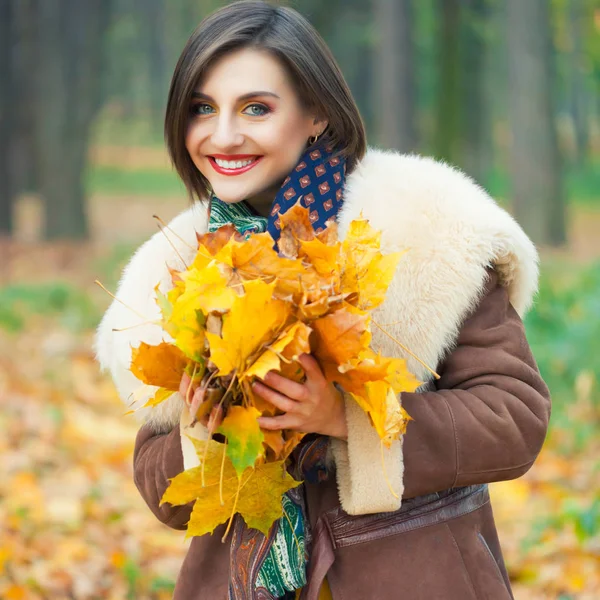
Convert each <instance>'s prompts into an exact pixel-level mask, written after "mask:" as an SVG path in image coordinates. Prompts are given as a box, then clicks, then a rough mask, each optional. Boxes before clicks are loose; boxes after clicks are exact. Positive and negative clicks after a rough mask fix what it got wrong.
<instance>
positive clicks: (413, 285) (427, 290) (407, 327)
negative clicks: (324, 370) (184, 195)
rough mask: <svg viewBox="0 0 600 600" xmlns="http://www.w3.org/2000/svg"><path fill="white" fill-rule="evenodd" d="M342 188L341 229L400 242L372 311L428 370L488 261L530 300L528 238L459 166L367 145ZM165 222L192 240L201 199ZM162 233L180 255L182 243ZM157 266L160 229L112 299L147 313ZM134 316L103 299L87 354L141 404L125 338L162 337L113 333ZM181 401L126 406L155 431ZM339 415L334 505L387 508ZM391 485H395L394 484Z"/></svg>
mask: <svg viewBox="0 0 600 600" xmlns="http://www.w3.org/2000/svg"><path fill="white" fill-rule="evenodd" d="M344 198H345V199H344V205H343V207H342V210H341V212H340V215H339V225H340V236H341V237H343V236H344V235H345V233H346V231H347V229H348V225H349V224H350V222H351V221H352V220H353V219H356V218H359V217H360V215H361V214H362V216H363V217H364V218H367V219H369V221H370V223H371V225H372V226H373V227H375V228H376V229H380V230H381V231H382V251H383V252H384V253H387V252H394V251H398V250H404V249H408V252H407V253H406V254H405V255H404V256H403V257H402V258H401V260H400V263H399V266H398V270H397V272H396V274H395V277H394V280H393V281H392V284H391V285H390V288H389V290H388V293H387V296H386V300H385V302H384V303H383V304H382V306H380V307H379V308H378V309H377V310H376V311H375V313H374V315H373V317H374V319H375V321H377V322H378V323H380V324H382V325H384V326H385V328H386V330H387V331H388V332H389V333H390V334H392V335H393V336H394V337H396V338H397V339H399V340H401V341H402V342H403V343H404V344H406V346H407V347H409V348H410V349H411V350H412V351H413V352H414V353H415V354H416V355H417V356H419V357H420V358H421V359H423V360H424V361H425V362H426V363H427V364H428V365H430V366H431V367H432V368H435V367H436V366H437V365H438V364H439V362H440V361H441V360H442V358H443V357H444V354H445V353H447V352H449V351H450V350H451V349H452V347H453V345H454V344H455V343H456V339H457V337H458V331H459V328H460V326H461V324H462V322H463V321H464V319H465V318H466V316H467V315H468V314H469V312H470V311H472V310H473V309H474V308H475V307H476V306H477V303H478V301H479V299H480V296H481V294H482V292H483V288H484V284H485V279H486V269H487V267H489V266H490V265H494V266H495V268H496V270H497V271H498V273H499V275H500V277H501V281H502V283H503V284H504V285H505V286H506V287H507V288H508V292H509V297H510V300H511V303H512V304H513V305H514V307H515V308H516V310H517V312H518V313H519V314H520V315H521V316H523V315H524V314H525V312H526V311H527V309H528V308H529V306H530V304H531V302H532V299H533V296H534V294H535V291H536V286H537V279H538V266H537V261H538V258H537V252H536V250H535V247H534V246H533V244H532V243H531V241H530V240H529V239H528V238H527V236H526V235H525V233H524V232H523V231H522V229H521V228H520V227H519V225H518V224H517V223H516V221H515V220H514V219H513V218H512V217H511V216H510V215H509V214H508V213H507V212H506V211H504V210H503V209H502V208H500V207H499V206H498V205H497V204H496V203H495V202H494V201H493V200H492V199H491V198H490V196H489V195H488V194H487V193H486V192H485V191H484V190H483V189H482V188H481V187H479V186H478V185H477V184H475V183H474V182H473V180H472V179H470V178H469V177H467V176H466V175H465V174H463V173H461V172H460V171H458V170H456V169H454V168H452V167H450V166H448V165H446V164H443V163H440V162H436V161H434V160H432V159H430V158H424V157H419V156H409V155H401V154H398V153H395V152H389V151H382V150H375V149H369V151H368V152H367V155H366V156H365V158H364V159H363V161H362V162H361V163H360V164H359V165H358V166H357V168H356V169H355V170H354V171H353V172H352V173H351V174H350V175H349V177H348V179H347V182H346V190H345V193H344ZM170 227H171V229H172V230H173V231H175V232H176V233H178V234H179V235H180V236H181V237H183V238H184V239H185V241H186V242H187V243H188V244H190V245H192V246H193V245H194V244H195V235H194V230H196V231H198V232H204V231H206V227H207V219H206V214H205V210H204V208H203V207H200V206H195V207H193V208H191V209H188V210H187V211H185V212H183V213H182V214H181V215H179V216H178V217H176V218H175V219H174V220H173V222H172V223H171V225H170ZM169 237H170V238H171V240H172V242H173V244H174V245H175V247H176V248H177V250H178V251H179V253H180V254H181V256H182V257H183V259H184V260H185V261H186V263H189V261H190V260H191V257H192V256H193V251H192V250H191V248H189V247H187V246H186V244H185V243H183V242H180V241H179V240H178V239H177V238H175V237H174V236H169ZM167 264H169V265H170V266H174V267H180V266H181V261H180V259H179V258H178V257H177V256H176V254H175V252H174V250H173V248H172V247H171V245H170V244H169V243H168V241H167V240H166V239H165V236H164V235H163V234H162V233H157V234H156V235H155V236H154V237H153V238H151V239H150V240H149V241H148V242H146V244H144V245H143V246H142V247H141V248H140V249H139V250H138V251H137V253H136V254H135V255H134V257H133V259H132V260H131V262H130V264H129V265H128V266H127V267H126V269H125V271H124V273H123V277H122V280H121V283H120V285H119V288H118V291H117V297H119V298H121V299H122V300H123V301H124V302H125V303H126V304H128V305H129V306H131V307H132V308H135V309H136V310H137V311H138V312H140V313H141V314H143V315H144V316H146V317H148V318H149V319H155V318H157V317H158V315H159V311H158V307H157V306H156V304H155V300H154V293H153V288H154V287H155V285H156V284H157V283H159V282H160V289H161V291H166V289H167V287H168V284H169V273H168V269H167ZM140 322H141V319H140V318H139V317H136V316H135V315H134V314H133V313H132V312H131V311H130V310H128V309H126V308H124V307H123V306H122V305H120V304H119V303H117V302H113V304H112V305H111V306H110V308H109V309H108V311H107V313H106V314H105V316H104V318H103V320H102V322H101V324H100V326H99V328H98V333H97V339H96V352H97V356H98V360H99V361H100V363H101V365H102V366H103V367H104V368H108V369H110V371H111V374H112V376H113V378H114V380H115V383H116V385H117V388H118V391H119V394H120V395H121V397H122V398H123V400H124V401H125V402H127V403H129V402H130V398H131V397H132V394H133V397H134V401H135V403H134V407H135V406H142V405H143V404H144V403H145V402H146V400H147V398H148V397H149V396H150V395H151V394H152V393H153V391H154V389H155V388H150V386H142V387H141V389H140V386H139V381H138V380H137V379H136V378H135V377H134V376H133V375H132V374H131V373H130V372H129V370H128V369H129V364H130V359H131V347H132V346H137V345H138V344H139V343H140V342H141V341H144V342H147V343H150V344H156V343H158V342H159V341H160V340H161V339H168V336H167V335H166V334H164V333H163V332H162V331H161V329H160V328H159V327H158V326H157V325H152V324H146V325H140V326H139V327H136V328H133V329H128V330H127V331H123V332H113V331H112V330H113V329H115V328H124V327H131V326H132V325H135V324H136V323H140ZM390 323H395V324H390ZM372 333H373V344H372V345H373V347H374V348H375V349H376V350H381V351H382V353H383V354H385V355H390V356H399V357H404V358H407V362H408V365H409V368H410V369H411V370H412V371H413V372H414V373H415V374H416V375H417V377H419V378H420V379H421V380H422V381H424V382H428V381H430V379H431V376H430V374H429V372H428V371H427V370H426V369H424V368H423V367H422V366H421V365H420V364H419V363H417V362H416V361H414V360H413V359H411V358H410V357H405V356H404V355H403V352H402V350H401V349H400V348H398V347H397V346H396V345H395V344H394V342H392V341H391V340H390V339H389V338H387V337H386V336H384V335H383V334H382V333H381V332H380V331H379V330H378V329H377V328H373V332H372ZM184 406H185V404H184V402H183V399H182V398H181V397H180V396H179V394H174V395H173V397H171V398H170V399H169V400H168V401H166V402H164V403H163V404H161V405H159V406H158V407H156V408H154V409H151V410H150V409H145V410H144V411H138V412H136V415H137V416H138V418H140V420H141V421H143V422H146V421H147V422H148V423H149V424H150V426H151V427H152V428H153V429H154V430H155V431H168V430H170V429H172V428H173V427H175V426H177V425H178V424H179V421H180V415H181V412H182V408H184ZM347 418H348V428H349V439H348V442H343V441H341V440H335V439H334V440H332V455H333V456H334V458H335V461H336V464H337V477H338V485H339V491H340V500H341V503H342V507H343V508H344V509H345V510H346V511H347V512H350V513H352V514H362V513H369V512H381V511H386V510H396V509H397V508H398V506H399V501H398V500H397V499H396V498H394V496H393V495H392V494H391V493H390V492H389V488H388V485H387V483H386V482H385V479H384V475H383V471H382V469H378V468H376V465H380V464H381V450H380V443H379V439H378V438H377V436H375V437H374V436H373V435H371V434H372V433H373V431H372V428H371V426H370V425H368V420H367V419H366V416H365V415H364V413H362V412H361V411H357V410H355V408H354V405H353V404H351V403H350V402H348V408H347ZM386 469H387V477H388V480H389V481H390V482H401V481H402V473H403V462H402V443H401V441H398V442H396V443H394V444H393V445H392V448H391V449H390V450H387V451H386ZM382 481H383V483H382ZM392 487H393V489H394V490H395V492H396V493H398V494H399V495H400V496H401V495H402V491H403V490H402V485H401V483H399V485H398V486H396V485H392ZM386 490H387V495H386ZM373 492H374V493H373Z"/></svg>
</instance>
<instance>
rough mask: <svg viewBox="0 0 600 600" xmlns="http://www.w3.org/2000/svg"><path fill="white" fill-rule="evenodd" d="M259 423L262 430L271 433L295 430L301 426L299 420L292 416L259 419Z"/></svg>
mask: <svg viewBox="0 0 600 600" xmlns="http://www.w3.org/2000/svg"><path fill="white" fill-rule="evenodd" d="M257 421H258V424H259V426H260V427H261V428H262V429H268V430H270V431H278V430H280V429H295V428H296V427H298V425H299V422H298V419H297V418H296V417H294V415H290V414H285V415H280V416H278V417H259V418H258V419H257Z"/></svg>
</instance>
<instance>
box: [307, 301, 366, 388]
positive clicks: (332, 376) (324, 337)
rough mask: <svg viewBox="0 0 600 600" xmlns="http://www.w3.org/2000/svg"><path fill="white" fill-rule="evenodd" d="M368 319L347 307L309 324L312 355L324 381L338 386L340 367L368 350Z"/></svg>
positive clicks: (361, 313) (352, 308)
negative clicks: (311, 329) (312, 338)
mask: <svg viewBox="0 0 600 600" xmlns="http://www.w3.org/2000/svg"><path fill="white" fill-rule="evenodd" d="M368 323H369V315H368V314H367V313H365V312H363V311H360V310H358V309H356V308H354V307H352V306H349V305H346V306H344V307H342V308H340V309H339V310H336V311H334V312H333V313H331V314H328V315H326V316H324V317H322V318H320V319H317V320H316V321H313V322H312V323H311V326H312V328H313V331H314V343H313V344H312V353H313V355H314V356H315V357H316V358H317V360H318V361H319V364H320V365H321V368H322V369H323V373H324V374H325V377H327V379H328V380H329V381H331V382H335V381H337V382H340V375H341V373H340V370H339V367H340V365H344V364H346V363H348V362H349V361H351V360H353V359H356V357H357V356H360V355H361V353H363V352H364V351H365V350H367V349H368V347H369V342H370V341H371V334H370V333H369V330H368Z"/></svg>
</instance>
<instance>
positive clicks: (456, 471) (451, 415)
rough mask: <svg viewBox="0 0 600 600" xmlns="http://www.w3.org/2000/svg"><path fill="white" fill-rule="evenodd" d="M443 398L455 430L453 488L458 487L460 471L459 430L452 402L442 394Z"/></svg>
mask: <svg viewBox="0 0 600 600" xmlns="http://www.w3.org/2000/svg"><path fill="white" fill-rule="evenodd" d="M442 398H444V402H445V403H446V408H447V409H448V412H449V413H450V420H451V421H452V430H453V432H454V465H455V471H454V479H453V481H452V485H451V486H450V487H451V488H453V487H456V482H457V481H458V473H459V468H458V456H459V452H458V432H457V431H456V421H455V420H454V414H453V413H452V408H451V407H450V403H449V402H448V400H447V399H446V398H445V397H444V396H443V395H442Z"/></svg>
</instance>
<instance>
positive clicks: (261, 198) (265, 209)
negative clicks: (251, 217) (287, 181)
mask: <svg viewBox="0 0 600 600" xmlns="http://www.w3.org/2000/svg"><path fill="white" fill-rule="evenodd" d="M282 183H283V181H279V182H277V183H275V184H274V185H272V186H271V187H269V188H267V189H266V190H263V191H262V192H259V193H258V194H254V195H253V196H251V197H250V198H247V200H246V202H248V204H250V206H252V208H253V209H254V210H255V211H256V212H257V213H258V214H259V215H261V216H262V217H268V216H269V215H270V213H271V206H272V205H273V200H274V199H275V196H276V195H277V192H278V191H279V190H280V189H281V184H282Z"/></svg>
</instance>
